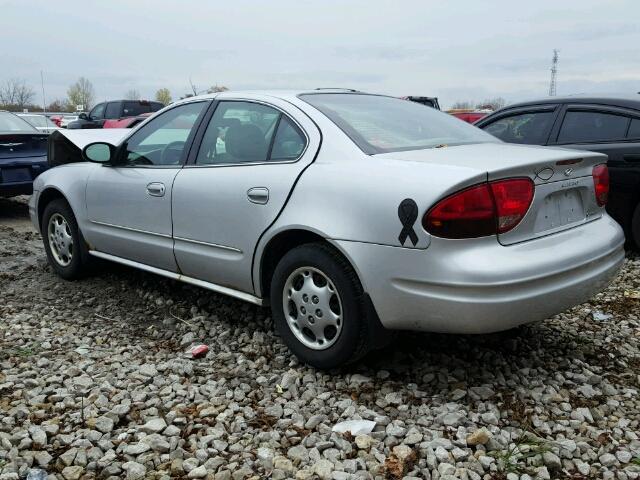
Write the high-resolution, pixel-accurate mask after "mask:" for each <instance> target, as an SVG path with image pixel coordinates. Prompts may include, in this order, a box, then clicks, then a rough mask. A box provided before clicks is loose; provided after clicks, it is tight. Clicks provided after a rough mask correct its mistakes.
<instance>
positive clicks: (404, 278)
mask: <svg viewBox="0 0 640 480" xmlns="http://www.w3.org/2000/svg"><path fill="white" fill-rule="evenodd" d="M63 132H64V131H63ZM65 135H66V137H65ZM101 135H109V137H106V136H105V137H102V136H101ZM58 137H59V138H66V139H67V141H69V142H72V143H73V144H75V145H76V146H77V148H78V152H79V151H80V148H82V149H83V150H82V155H83V158H84V160H86V161H81V158H80V156H79V154H78V155H77V156H76V157H77V158H72V159H71V160H70V162H71V163H68V164H65V165H62V166H58V167H55V168H52V169H50V170H48V171H47V172H45V173H44V174H42V175H40V176H39V177H38V178H37V180H36V181H35V184H34V190H35V191H34V195H33V196H32V198H31V202H30V211H31V215H32V219H33V222H34V224H35V225H36V226H37V227H38V228H39V229H40V231H41V233H42V236H43V239H44V246H45V249H46V253H47V256H48V258H49V262H50V264H51V266H52V268H53V269H54V270H55V271H56V272H57V273H58V274H59V275H61V276H62V277H64V278H66V279H76V278H78V277H80V276H82V275H83V274H84V273H86V272H87V269H88V267H89V266H90V264H91V260H92V259H94V258H95V257H97V258H100V259H106V260H111V261H114V262H119V263H122V264H125V265H129V266H132V267H136V268H139V269H142V270H146V271H149V272H153V273H156V274H159V275H164V276H166V277H169V278H173V279H176V280H181V281H184V282H188V283H191V284H194V285H197V286H200V287H204V288H208V289H210V290H213V291H215V292H220V293H223V294H227V295H231V296H233V297H236V298H240V299H242V300H246V301H248V302H252V303H254V304H257V305H267V304H269V305H270V306H271V309H272V312H273V318H274V322H275V325H276V328H277V330H278V332H279V334H280V335H281V337H282V339H283V340H284V342H285V343H286V344H287V345H288V346H289V347H290V349H291V350H292V351H293V352H294V353H295V354H296V355H297V356H298V357H299V358H300V359H301V360H303V361H305V362H307V363H309V364H311V365H314V366H317V367H320V368H331V367H335V366H337V365H341V364H344V363H346V362H349V361H354V360H355V359H357V358H359V357H361V356H362V355H363V354H364V353H366V352H367V351H368V350H370V349H371V348H375V347H376V346H380V345H382V344H384V343H385V342H386V341H387V340H388V339H389V338H390V330H398V329H405V330H424V331H434V332H451V333H483V332H494V331H499V330H505V329H510V328H513V327H516V326H518V325H521V324H525V323H529V322H534V321H538V320H542V319H545V318H547V317H549V316H551V315H554V314H556V313H559V312H561V311H563V310H564V309H566V308H568V307H571V306H573V305H576V304H579V303H581V302H583V301H585V300H587V299H588V298H589V297H590V296H592V295H593V294H594V293H596V292H598V291H599V290H600V289H602V288H603V287H604V286H605V285H606V284H607V282H609V281H610V279H611V278H612V276H613V275H614V274H615V273H616V271H617V270H618V268H619V267H620V265H621V263H622V261H623V258H624V252H623V248H622V247H623V242H624V238H623V234H622V231H621V229H620V228H619V227H618V225H617V224H616V223H615V222H614V221H613V220H612V219H611V218H610V217H609V216H608V215H607V214H606V212H605V209H604V206H605V204H606V201H607V193H608V171H607V167H606V161H607V159H606V157H605V156H604V155H600V154H597V153H589V152H577V151H571V150H560V149H549V148H541V147H528V146H516V145H508V144H504V143H502V142H500V141H499V140H497V139H495V138H494V137H492V136H490V135H488V134H486V133H484V132H482V131H481V130H479V129H477V128H475V127H473V126H471V125H468V124H466V123H465V122H462V121H460V120H457V119H455V118H453V117H450V116H448V115H446V114H444V113H441V112H439V111H437V110H434V109H432V108H429V107H425V106H423V105H419V104H416V103H413V102H410V101H407V100H402V99H397V98H392V97H387V96H380V95H370V94H364V93H361V92H354V91H346V90H316V91H306V92H285V93H283V92H253V93H241V92H224V93H219V94H215V95H207V96H203V97H193V98H189V99H186V100H183V101H181V102H177V103H175V104H172V105H171V106H169V107H167V108H165V109H164V110H162V111H161V112H159V113H158V114H157V115H155V116H154V117H153V118H151V119H149V120H147V121H145V122H144V123H142V124H141V125H140V126H139V127H137V128H135V129H134V130H133V131H131V130H128V131H121V132H113V131H112V132H108V133H105V132H102V131H99V130H96V131H78V132H65V133H63V134H61V135H59V136H58ZM58 137H56V138H58ZM54 147H55V145H54ZM50 151H56V148H52V149H50ZM74 160H77V161H74Z"/></svg>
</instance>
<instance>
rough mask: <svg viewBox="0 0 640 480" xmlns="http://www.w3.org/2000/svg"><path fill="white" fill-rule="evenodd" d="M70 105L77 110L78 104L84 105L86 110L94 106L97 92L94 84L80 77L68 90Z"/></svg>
mask: <svg viewBox="0 0 640 480" xmlns="http://www.w3.org/2000/svg"><path fill="white" fill-rule="evenodd" d="M67 97H68V102H69V105H71V106H72V107H73V109H74V110H75V109H76V107H77V105H82V108H83V109H84V110H89V109H90V108H91V107H92V106H93V101H94V99H95V92H94V90H93V84H92V83H91V82H90V81H89V80H87V79H86V78H84V77H80V78H79V79H78V81H77V82H76V83H74V84H73V85H71V86H70V87H69V90H67Z"/></svg>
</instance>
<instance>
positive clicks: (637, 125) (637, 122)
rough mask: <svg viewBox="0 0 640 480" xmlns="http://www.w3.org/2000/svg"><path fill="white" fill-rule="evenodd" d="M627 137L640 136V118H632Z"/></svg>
mask: <svg viewBox="0 0 640 480" xmlns="http://www.w3.org/2000/svg"><path fill="white" fill-rule="evenodd" d="M627 138H640V119H638V118H634V119H633V120H631V125H630V126H629V133H627Z"/></svg>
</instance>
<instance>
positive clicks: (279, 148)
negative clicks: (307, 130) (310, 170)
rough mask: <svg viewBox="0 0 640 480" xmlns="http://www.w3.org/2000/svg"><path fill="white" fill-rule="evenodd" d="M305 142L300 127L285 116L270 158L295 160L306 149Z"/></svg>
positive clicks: (281, 121)
mask: <svg viewBox="0 0 640 480" xmlns="http://www.w3.org/2000/svg"><path fill="white" fill-rule="evenodd" d="M305 143H306V142H305V139H304V136H303V135H302V132H300V130H299V129H298V127H296V126H295V125H294V124H293V123H292V122H291V120H289V119H288V118H287V117H284V116H283V117H282V118H281V119H280V124H279V125H278V131H277V132H276V138H275V139H274V141H273V148H272V149H271V158H270V160H274V161H275V160H295V159H296V158H298V157H299V156H300V154H301V153H302V151H303V150H304V146H305Z"/></svg>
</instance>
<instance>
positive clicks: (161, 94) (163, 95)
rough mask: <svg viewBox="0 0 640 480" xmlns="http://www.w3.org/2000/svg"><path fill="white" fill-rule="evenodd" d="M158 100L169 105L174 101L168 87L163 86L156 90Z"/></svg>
mask: <svg viewBox="0 0 640 480" xmlns="http://www.w3.org/2000/svg"><path fill="white" fill-rule="evenodd" d="M156 100H157V101H159V102H160V103H162V104H163V105H165V106H166V105H169V104H170V103H171V102H172V100H173V99H172V98H171V92H170V91H169V89H168V88H161V89H159V90H158V91H157V92H156Z"/></svg>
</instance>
